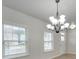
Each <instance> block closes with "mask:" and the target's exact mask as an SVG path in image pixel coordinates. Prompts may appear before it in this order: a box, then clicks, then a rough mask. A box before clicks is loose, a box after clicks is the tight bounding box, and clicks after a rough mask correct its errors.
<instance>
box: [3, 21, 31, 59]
mask: <svg viewBox="0 0 79 59" xmlns="http://www.w3.org/2000/svg"><path fill="white" fill-rule="evenodd" d="M4 24H8V25H12V26H17V27H23V28H25V29H27V30H26V31H25V32H26V34H28V35H27V39H28V40H27V41H28V45H27V47H28V52H25V53H19V54H13V55H7V56H4V43H2V46H3V51H2V53H3V59H9V58H16V57H22V56H29V55H30V51H29V50H30V49H29V38H28V36H29V33H28V32H29V31H28V28H27V27H26V26H24V25H21V24H16V23H12V22H8V21H7V22H6V21H5V22H4V23H3V25H4ZM3 25H2V29H4V28H3ZM2 33H4V32H3V31H2ZM2 38H3V40H4V34H2ZM3 40H2V41H3ZM27 41H26V42H27ZM25 44H26V43H25Z"/></svg>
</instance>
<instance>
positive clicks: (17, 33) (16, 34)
mask: <svg viewBox="0 0 79 59" xmlns="http://www.w3.org/2000/svg"><path fill="white" fill-rule="evenodd" d="M3 46H4V55H5V56H7V55H15V54H22V53H27V51H28V48H27V34H26V29H25V28H23V27H18V26H12V25H7V24H4V25H3Z"/></svg>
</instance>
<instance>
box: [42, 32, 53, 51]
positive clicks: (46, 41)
mask: <svg viewBox="0 0 79 59" xmlns="http://www.w3.org/2000/svg"><path fill="white" fill-rule="evenodd" d="M45 33H51V41H45V38H44V39H43V50H44V52H46V53H48V52H52V51H53V50H54V37H53V33H52V32H49V31H45V32H44V37H45ZM45 42H50V43H51V44H52V46H51V47H52V49H47V50H45V46H44V44H45Z"/></svg>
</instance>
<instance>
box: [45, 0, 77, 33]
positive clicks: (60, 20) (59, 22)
mask: <svg viewBox="0 0 79 59" xmlns="http://www.w3.org/2000/svg"><path fill="white" fill-rule="evenodd" d="M55 2H56V3H57V12H56V18H55V17H54V16H51V17H49V20H50V22H51V24H47V25H46V27H47V28H48V29H49V30H52V31H55V32H56V33H59V32H60V31H65V30H68V29H74V28H75V27H76V26H75V24H74V23H72V24H70V23H68V22H66V19H65V17H66V16H65V15H61V16H60V17H59V12H58V3H59V2H60V0H55Z"/></svg>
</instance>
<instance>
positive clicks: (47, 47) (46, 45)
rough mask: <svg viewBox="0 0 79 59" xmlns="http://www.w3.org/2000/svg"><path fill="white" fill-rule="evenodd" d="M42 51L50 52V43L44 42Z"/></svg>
mask: <svg viewBox="0 0 79 59" xmlns="http://www.w3.org/2000/svg"><path fill="white" fill-rule="evenodd" d="M44 49H45V50H50V49H52V43H51V42H45V44H44Z"/></svg>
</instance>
